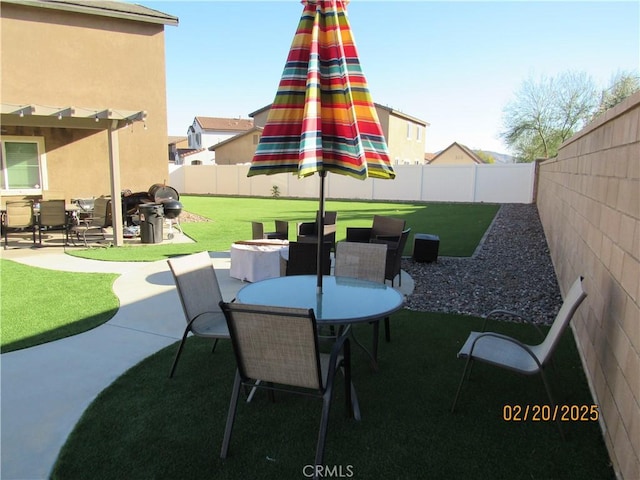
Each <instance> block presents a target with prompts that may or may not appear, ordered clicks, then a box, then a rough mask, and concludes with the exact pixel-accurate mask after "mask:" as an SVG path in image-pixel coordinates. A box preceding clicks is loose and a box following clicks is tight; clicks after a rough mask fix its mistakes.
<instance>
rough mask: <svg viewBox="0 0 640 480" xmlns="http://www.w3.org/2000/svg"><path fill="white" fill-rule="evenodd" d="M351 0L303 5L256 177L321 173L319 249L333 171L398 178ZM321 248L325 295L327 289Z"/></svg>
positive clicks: (313, 0) (307, 0)
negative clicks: (361, 55) (350, 12)
mask: <svg viewBox="0 0 640 480" xmlns="http://www.w3.org/2000/svg"><path fill="white" fill-rule="evenodd" d="M347 3H348V2H347V1H344V0H303V1H302V4H303V5H304V10H303V12H302V17H301V19H300V23H299V24H298V29H297V31H296V34H295V36H294V38H293V42H292V44H291V49H290V51H289V55H288V58H287V62H286V64H285V67H284V71H283V73H282V78H281V80H280V84H279V86H278V90H277V93H276V96H275V99H274V101H273V103H272V105H271V108H270V110H269V115H268V117H267V122H266V125H265V126H264V130H263V132H262V137H261V139H260V142H259V144H258V147H257V149H256V153H255V155H254V157H253V160H252V162H251V167H250V169H249V172H248V174H247V175H248V176H249V177H251V176H253V175H262V174H265V175H271V174H276V173H283V172H292V173H295V174H297V175H298V176H299V177H306V176H308V175H313V174H314V173H316V172H317V173H318V174H319V177H320V199H319V220H320V224H319V225H318V246H320V245H321V244H322V234H323V231H324V197H325V194H324V179H325V177H326V175H327V172H333V173H338V174H341V175H350V176H352V177H355V178H358V179H360V180H364V179H366V178H367V177H374V178H383V179H392V178H394V177H395V173H394V171H393V168H392V167H391V163H390V161H389V153H388V150H387V144H386V142H385V139H384V135H383V133H382V128H381V126H380V121H379V119H378V115H377V113H376V110H375V106H374V104H373V100H372V99H371V94H370V93H369V89H368V87H367V82H366V79H365V77H364V74H363V73H362V69H361V68H360V61H359V60H358V53H357V50H356V46H355V43H354V40H353V36H352V35H351V27H350V26H349V20H348V17H347V12H346V8H345V6H346V4H347ZM321 260H322V248H318V292H322V269H321Z"/></svg>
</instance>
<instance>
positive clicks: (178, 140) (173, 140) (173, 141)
mask: <svg viewBox="0 0 640 480" xmlns="http://www.w3.org/2000/svg"><path fill="white" fill-rule="evenodd" d="M188 140H189V139H188V138H187V137H174V136H172V135H169V137H168V143H169V145H175V144H176V143H181V142H186V141H188Z"/></svg>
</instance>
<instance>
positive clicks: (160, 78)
mask: <svg viewBox="0 0 640 480" xmlns="http://www.w3.org/2000/svg"><path fill="white" fill-rule="evenodd" d="M0 15H1V19H0V30H1V37H0V38H1V47H2V56H1V60H0V62H1V63H0V66H1V69H2V70H1V71H2V82H1V86H0V88H1V90H0V95H1V99H2V102H3V103H11V104H21V105H22V104H40V105H47V106H55V107H58V106H74V107H88V108H95V109H104V108H112V109H114V110H118V109H122V110H145V111H147V113H148V117H147V121H146V126H147V129H146V130H145V129H144V126H143V124H142V123H136V124H133V126H131V127H127V128H125V129H122V130H120V133H119V147H120V168H121V179H122V182H121V184H122V188H129V189H131V190H133V191H140V190H147V189H148V188H149V186H151V185H152V184H154V183H158V182H163V181H164V180H165V179H167V177H168V167H167V120H166V87H165V60H164V25H158V24H149V23H142V22H134V21H129V20H118V19H115V18H107V17H101V16H95V15H85V14H78V13H71V12H62V11H56V10H52V9H42V8H32V7H25V6H17V5H11V4H5V3H3V4H2V10H1V13H0ZM3 134H6V135H29V136H30V135H37V136H44V138H45V148H46V151H47V165H48V177H49V189H51V190H56V191H62V192H64V195H65V196H66V197H67V198H71V197H77V196H91V195H100V194H108V193H109V167H108V156H107V142H108V137H107V133H106V132H104V131H102V132H96V131H89V130H69V129H62V128H31V127H6V126H3Z"/></svg>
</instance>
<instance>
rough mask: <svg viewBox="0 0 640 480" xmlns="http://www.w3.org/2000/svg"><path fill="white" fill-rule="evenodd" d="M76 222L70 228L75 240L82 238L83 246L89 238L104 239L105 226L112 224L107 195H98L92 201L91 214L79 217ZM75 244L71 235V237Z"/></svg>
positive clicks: (109, 200) (109, 201) (109, 202)
mask: <svg viewBox="0 0 640 480" xmlns="http://www.w3.org/2000/svg"><path fill="white" fill-rule="evenodd" d="M78 222H79V223H78V224H77V225H74V226H73V227H72V228H71V231H72V232H73V233H75V238H76V239H77V240H82V242H83V243H84V246H85V247H87V246H88V242H89V241H90V240H94V241H96V240H97V241H100V240H106V239H107V237H106V228H107V227H111V226H112V225H113V214H112V212H111V199H110V198H108V197H98V198H96V199H95V200H94V201H93V211H92V212H91V215H90V216H88V217H85V218H84V219H79V220H78ZM71 239H72V241H73V242H74V244H75V240H74V239H73V236H72V237H71Z"/></svg>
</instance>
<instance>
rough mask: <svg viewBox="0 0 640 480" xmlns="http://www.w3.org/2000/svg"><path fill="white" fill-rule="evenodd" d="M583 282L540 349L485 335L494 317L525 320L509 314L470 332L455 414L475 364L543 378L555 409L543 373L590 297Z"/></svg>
mask: <svg viewBox="0 0 640 480" xmlns="http://www.w3.org/2000/svg"><path fill="white" fill-rule="evenodd" d="M582 281H583V277H578V278H577V279H576V280H575V281H574V282H573V285H572V286H571V288H570V289H569V292H568V293H567V295H566V297H565V299H564V302H563V304H562V307H561V308H560V311H559V312H558V314H557V316H556V318H555V320H554V321H553V324H552V326H551V328H550V329H549V331H548V332H547V335H546V337H544V340H543V341H542V342H541V343H540V344H538V345H528V344H525V343H522V342H520V341H519V340H517V339H515V338H512V337H509V336H507V335H502V334H499V333H495V332H485V331H484V329H485V327H486V324H487V319H488V318H490V317H491V316H492V315H495V314H503V315H504V314H509V315H513V316H517V317H519V318H521V319H523V320H526V319H525V318H524V317H522V316H520V315H517V314H515V313H513V312H508V311H506V310H493V311H491V312H490V313H489V314H487V315H486V317H485V321H484V325H483V327H482V331H481V332H471V333H470V334H469V337H468V338H467V340H466V342H465V343H464V345H463V346H462V348H461V349H460V351H459V352H458V358H466V360H467V361H466V363H465V366H464V370H463V371H462V378H461V379H460V384H459V385H458V391H457V392H456V396H455V398H454V400H453V405H452V406H451V412H452V413H453V412H454V411H455V408H456V404H457V402H458V397H459V396H460V391H461V390H462V385H463V384H464V381H465V379H467V378H468V377H467V371H468V372H469V376H470V375H471V366H472V364H473V361H474V360H478V361H481V362H484V363H488V364H490V365H495V366H496V367H502V368H505V369H507V370H511V371H514V372H517V373H521V374H524V375H535V374H540V376H541V377H542V382H543V383H544V387H545V390H546V391H547V396H548V397H549V402H550V403H551V408H552V409H553V408H554V407H555V405H556V404H555V402H554V400H553V396H552V394H551V387H550V385H549V382H548V381H547V377H546V375H545V372H544V370H545V367H546V366H547V365H548V364H549V363H550V362H551V357H552V356H553V353H554V351H555V349H556V347H557V345H558V342H559V341H560V337H561V336H562V333H563V332H564V331H565V329H566V328H567V326H568V325H569V322H570V321H571V318H572V317H573V314H574V313H575V312H576V310H577V309H578V307H579V306H580V304H581V303H582V301H583V300H584V299H585V298H586V296H587V294H586V292H585V291H584V289H583V285H582ZM534 325H535V324H534ZM558 428H559V429H560V433H561V434H562V428H561V425H560V423H558Z"/></svg>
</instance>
